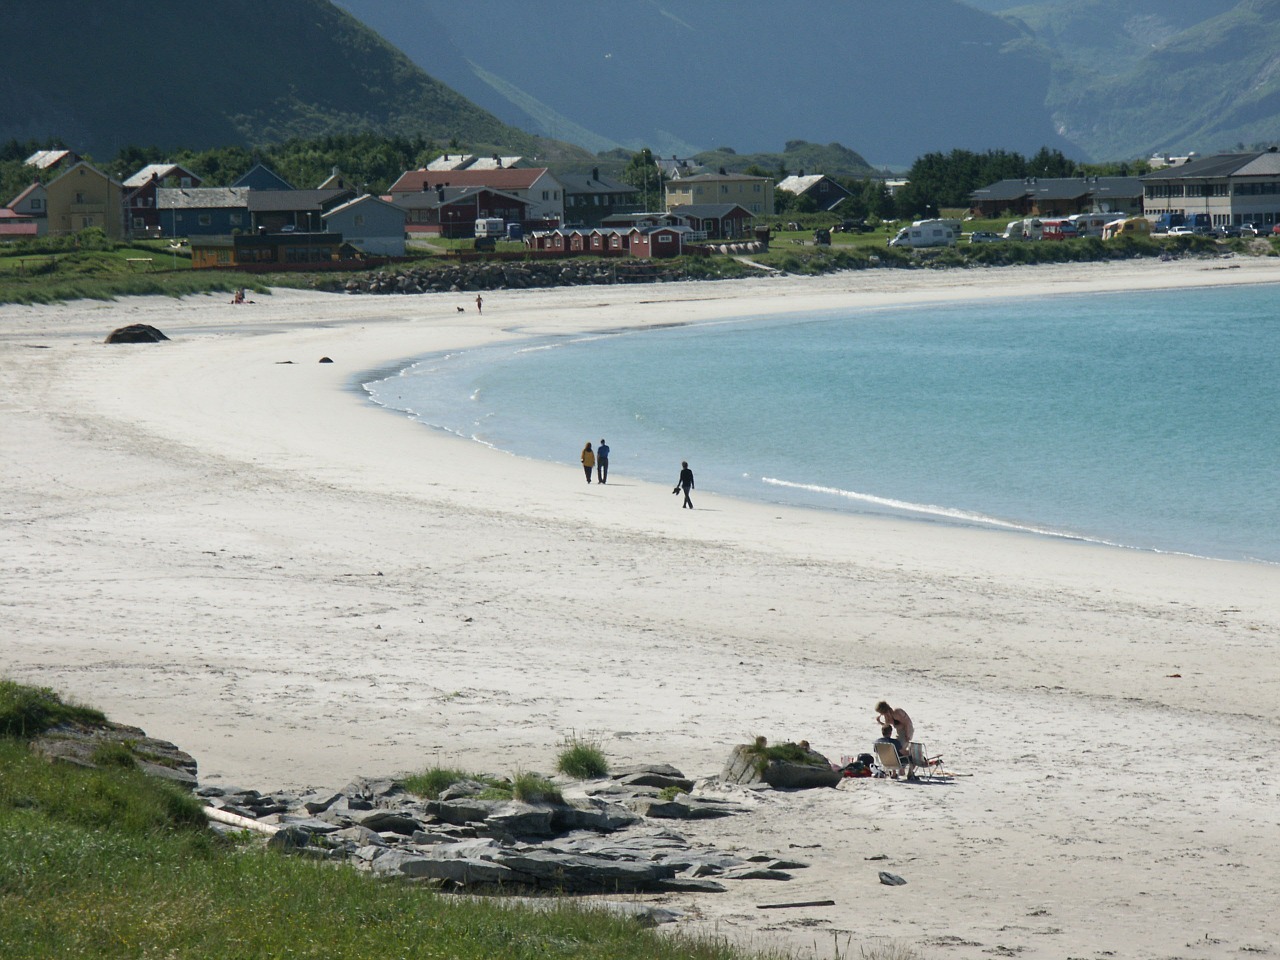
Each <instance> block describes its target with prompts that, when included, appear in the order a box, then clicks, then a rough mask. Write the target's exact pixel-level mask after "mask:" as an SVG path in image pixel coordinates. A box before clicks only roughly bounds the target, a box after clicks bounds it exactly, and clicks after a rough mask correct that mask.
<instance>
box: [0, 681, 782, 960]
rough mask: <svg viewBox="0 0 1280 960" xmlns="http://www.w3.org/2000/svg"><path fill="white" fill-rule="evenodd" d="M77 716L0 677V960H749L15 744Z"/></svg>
mask: <svg viewBox="0 0 1280 960" xmlns="http://www.w3.org/2000/svg"><path fill="white" fill-rule="evenodd" d="M85 709H86V708H79V707H69V706H68V705H66V704H63V703H62V701H61V700H60V698H58V697H57V695H56V694H54V693H53V692H52V691H49V690H42V689H35V688H30V687H22V686H20V685H18V684H13V683H9V682H6V681H0V731H4V733H3V734H0V957H5V958H19V957H22V958H26V957H31V958H36V957H39V958H73V957H76V958H78V957H83V958H117V957H118V958H126V957H127V958H139V957H143V958H146V957H164V958H166V960H169V958H174V960H184V958H191V960H211V958H212V960H216V958H224V957H225V958H228V960H231V958H235V960H251V958H264V960H266V958H271V960H277V958H311V957H314V958H324V960H344V958H350V960H356V958H359V960H365V958H369V957H387V958H400V957H405V958H450V960H470V958H475V960H481V958H484V960H491V958H495V957H502V958H516V960H520V958H535V957H537V958H559V957H566V958H567V957H582V958H600V960H606V958H608V960H631V958H635V960H641V958H644V960H667V958H670V960H675V958H689V960H742V958H745V957H747V956H748V955H747V954H745V953H743V952H742V951H738V950H735V949H733V948H731V947H729V946H727V945H726V944H724V943H720V942H707V941H693V940H690V939H688V938H677V937H668V936H663V935H658V934H655V933H653V932H651V931H647V930H643V929H641V928H640V927H639V925H638V924H637V923H635V922H634V921H630V920H626V919H621V918H617V917H614V916H610V915H608V914H605V913H603V912H600V911H591V910H581V909H577V908H575V907H573V906H571V905H568V904H565V905H557V906H555V907H553V908H552V909H550V910H530V909H527V908H520V907H517V906H505V905H504V904H503V902H502V901H501V900H499V899H491V900H476V899H472V898H467V899H461V898H453V897H450V896H448V895H443V894H437V893H434V892H432V891H431V890H429V889H427V888H425V887H422V886H417V885H413V884H411V883H408V882H403V883H395V882H386V881H378V880H374V879H372V878H370V877H367V876H365V875H362V874H359V873H357V872H356V871H354V870H352V869H350V868H347V867H337V866H331V865H324V864H319V863H316V862H313V861H309V860H303V859H299V858H296V857H288V856H284V855H279V854H274V853H269V852H267V851H266V850H265V849H264V848H262V847H261V845H260V842H257V841H249V840H246V841H245V842H243V843H240V844H237V843H233V842H231V841H228V840H226V839H223V838H219V837H217V836H215V835H214V834H213V833H211V832H210V831H209V830H208V829H206V828H205V826H204V815H203V813H202V812H201V809H200V804H199V803H198V801H197V800H195V799H194V798H192V797H191V796H189V795H188V794H186V793H185V792H183V791H182V790H180V789H178V788H175V787H172V786H170V785H168V784H166V783H163V782H160V781H157V780H154V779H151V778H149V777H147V776H145V775H143V774H141V773H138V772H136V771H134V770H130V769H125V768H124V767H122V766H119V765H109V766H104V767H102V768H101V769H97V770H90V769H84V768H81V767H75V766H69V765H65V764H54V763H50V762H49V761H47V760H45V759H43V758H41V757H39V756H36V755H35V754H33V753H32V752H31V750H30V748H29V743H28V740H27V737H28V736H30V735H31V734H33V733H35V732H38V728H39V727H40V726H42V725H48V724H51V723H56V722H59V720H60V719H66V718H67V716H68V712H70V713H71V714H73V715H74V717H73V718H75V719H80V720H91V719H92V716H93V714H92V712H91V711H90V712H89V713H88V714H85V713H81V712H80V711H83V710H85ZM19 715H20V716H19ZM37 715H38V716H40V717H42V718H43V719H41V720H40V721H39V722H38V723H35V724H32V723H31V722H30V720H31V718H32V717H33V716H37ZM15 717H19V719H16V720H15V719H14V718H15ZM18 730H23V731H25V733H23V734H18V733H16V731H18ZM753 956H756V957H761V956H766V955H763V954H754V955H753ZM774 956H779V955H774Z"/></svg>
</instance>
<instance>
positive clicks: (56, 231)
mask: <svg viewBox="0 0 1280 960" xmlns="http://www.w3.org/2000/svg"><path fill="white" fill-rule="evenodd" d="M45 192H46V193H47V194H48V201H47V203H46V204H45V206H46V208H47V209H48V213H49V220H48V222H49V236H51V237H59V236H62V237H65V236H68V235H70V234H73V233H79V232H80V231H81V230H84V229H85V228H86V227H99V228H101V230H102V231H103V232H104V233H105V234H106V235H107V236H108V237H110V238H112V239H113V240H122V239H124V188H123V187H122V186H121V185H120V184H119V183H118V182H117V181H115V180H112V179H111V178H110V177H108V176H107V175H106V174H105V173H103V172H102V171H101V170H98V169H97V168H95V167H93V166H91V165H89V164H87V163H85V162H84V161H83V160H81V161H80V162H79V163H77V164H75V165H74V166H72V167H71V168H70V169H68V170H67V172H66V173H64V174H62V175H61V176H59V177H57V178H56V179H54V180H52V181H50V182H49V183H48V184H47V185H46V186H45Z"/></svg>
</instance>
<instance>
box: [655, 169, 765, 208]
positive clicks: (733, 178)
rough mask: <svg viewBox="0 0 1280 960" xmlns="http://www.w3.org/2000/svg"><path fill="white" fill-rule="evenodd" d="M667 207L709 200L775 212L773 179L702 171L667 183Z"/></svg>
mask: <svg viewBox="0 0 1280 960" xmlns="http://www.w3.org/2000/svg"><path fill="white" fill-rule="evenodd" d="M664 189H665V193H666V202H667V209H668V210H671V209H673V208H675V207H679V206H689V205H692V204H706V203H740V204H742V206H744V207H746V208H747V209H748V210H749V211H751V214H752V215H753V216H757V217H761V216H772V215H773V181H772V180H770V179H769V178H768V177H752V176H749V175H747V174H745V173H725V172H724V170H721V171H720V172H719V173H699V174H695V175H694V176H691V177H681V178H680V179H678V180H671V181H669V182H668V183H667V184H666V185H665V188H664Z"/></svg>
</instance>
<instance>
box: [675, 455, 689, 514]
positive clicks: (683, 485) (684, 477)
mask: <svg viewBox="0 0 1280 960" xmlns="http://www.w3.org/2000/svg"><path fill="white" fill-rule="evenodd" d="M692 489H693V471H692V470H690V469H689V461H688V460H681V461H680V479H679V480H677V481H676V486H675V489H674V490H672V491H671V492H672V493H679V492H680V491H681V490H683V491H684V503H682V504H680V509H681V510H683V509H684V508H685V507H688V508H689V509H690V510H692V509H693V501H692V500H690V499H689V491H690V490H692Z"/></svg>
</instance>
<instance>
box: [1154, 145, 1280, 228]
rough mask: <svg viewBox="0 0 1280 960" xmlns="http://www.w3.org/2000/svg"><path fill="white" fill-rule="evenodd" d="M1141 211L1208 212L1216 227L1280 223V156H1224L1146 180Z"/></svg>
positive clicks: (1167, 169)
mask: <svg viewBox="0 0 1280 960" xmlns="http://www.w3.org/2000/svg"><path fill="white" fill-rule="evenodd" d="M1142 203H1143V212H1144V213H1145V214H1146V215H1147V216H1148V217H1158V216H1160V214H1162V213H1181V214H1185V215H1187V216H1190V215H1192V214H1196V213H1207V214H1209V216H1210V217H1211V218H1212V223H1213V225H1214V226H1222V225H1225V224H1241V223H1253V224H1257V225H1258V226H1265V227H1268V228H1269V227H1271V226H1274V225H1275V224H1277V223H1280V151H1277V150H1276V148H1275V147H1272V148H1271V149H1270V150H1267V151H1264V152H1254V153H1221V154H1218V155H1216V156H1212V157H1201V158H1198V159H1193V160H1188V161H1186V162H1185V163H1180V164H1177V165H1176V166H1169V167H1165V168H1164V169H1161V170H1156V171H1155V172H1153V173H1148V174H1147V175H1146V176H1144V177H1142Z"/></svg>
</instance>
